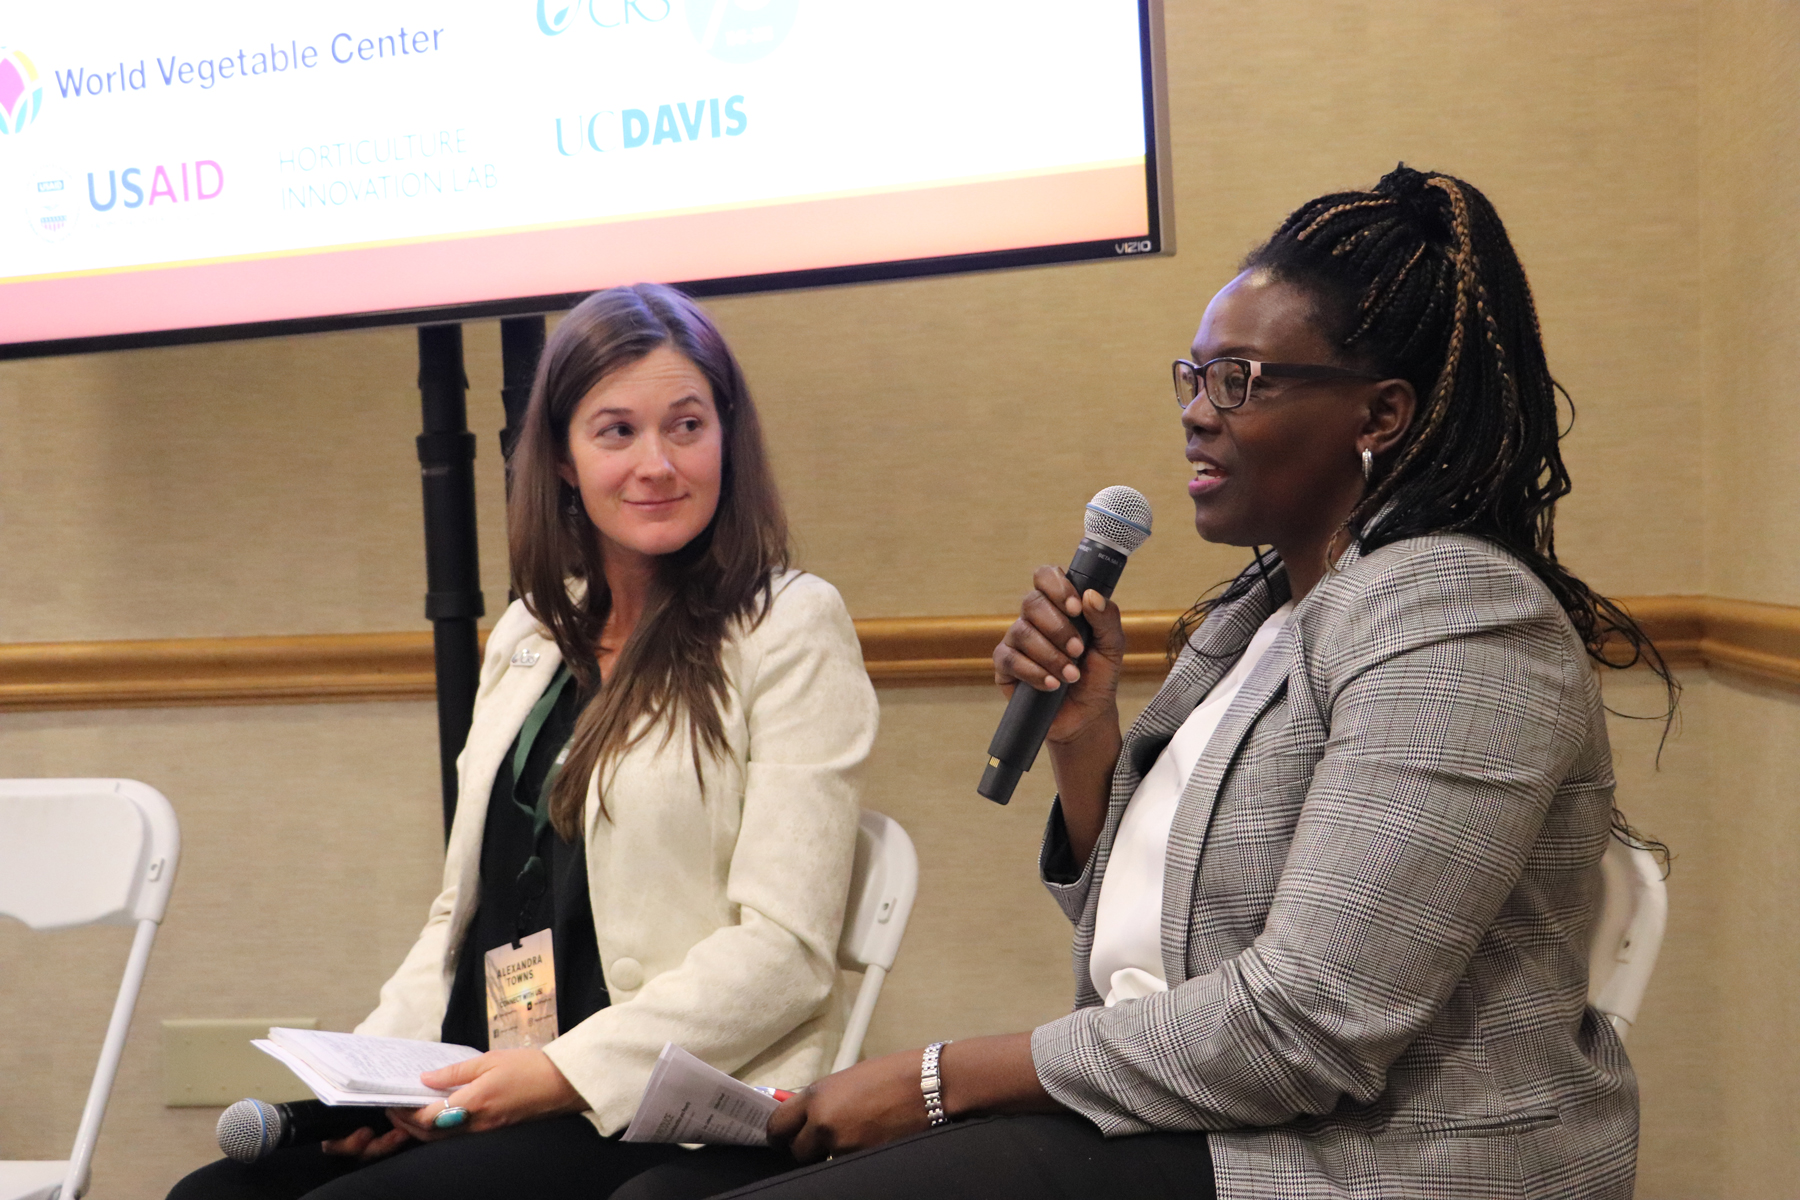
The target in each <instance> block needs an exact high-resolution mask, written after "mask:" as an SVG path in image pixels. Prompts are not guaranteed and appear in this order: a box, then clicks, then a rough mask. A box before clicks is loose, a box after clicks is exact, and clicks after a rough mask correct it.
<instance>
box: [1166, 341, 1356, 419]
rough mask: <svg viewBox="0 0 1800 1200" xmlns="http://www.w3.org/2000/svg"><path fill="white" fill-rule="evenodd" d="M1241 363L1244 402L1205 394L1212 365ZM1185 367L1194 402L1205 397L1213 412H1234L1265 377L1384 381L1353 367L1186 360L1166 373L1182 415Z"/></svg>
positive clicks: (1232, 358)
mask: <svg viewBox="0 0 1800 1200" xmlns="http://www.w3.org/2000/svg"><path fill="white" fill-rule="evenodd" d="M1218 362H1233V363H1242V364H1243V365H1244V367H1245V369H1246V370H1248V372H1249V376H1250V377H1249V379H1248V380H1246V381H1245V383H1244V398H1243V399H1242V400H1240V401H1238V402H1237V403H1236V404H1220V403H1219V402H1218V401H1216V400H1214V399H1213V398H1212V396H1211V395H1209V394H1208V393H1207V390H1206V370H1207V368H1208V367H1210V366H1212V365H1213V364H1214V363H1218ZM1183 367H1186V368H1188V369H1189V370H1190V371H1192V372H1193V373H1194V385H1195V386H1194V399H1195V400H1197V399H1199V398H1200V397H1201V396H1205V397H1206V402H1207V403H1208V404H1210V405H1212V406H1213V411H1215V412H1235V411H1236V410H1237V409H1240V408H1242V407H1243V406H1244V405H1245V404H1247V403H1249V401H1250V394H1251V393H1252V392H1253V391H1255V390H1256V381H1257V380H1258V379H1260V378H1262V377H1263V376H1264V375H1267V376H1269V377H1270V378H1271V379H1278V378H1284V377H1285V378H1289V379H1363V380H1368V381H1370V382H1375V381H1377V380H1380V379H1383V378H1386V377H1385V376H1382V375H1377V374H1374V373H1372V372H1369V371H1358V370H1356V369H1355V368H1353V367H1332V366H1327V365H1325V364H1323V363H1281V362H1257V361H1256V360H1255V359H1254V358H1239V357H1238V356H1237V355H1235V354H1221V355H1220V356H1219V357H1217V358H1209V359H1207V360H1206V361H1205V362H1203V363H1193V362H1190V361H1188V360H1187V359H1185V358H1178V359H1176V360H1175V361H1174V362H1173V363H1170V364H1169V372H1170V374H1171V375H1172V376H1173V379H1174V383H1175V404H1176V406H1177V407H1179V408H1180V409H1181V411H1182V412H1186V411H1187V407H1188V405H1189V404H1192V403H1193V400H1186V401H1184V400H1183V399H1182V398H1181V368H1183Z"/></svg>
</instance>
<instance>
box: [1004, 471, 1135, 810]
mask: <svg viewBox="0 0 1800 1200" xmlns="http://www.w3.org/2000/svg"><path fill="white" fill-rule="evenodd" d="M1082 527H1083V531H1084V533H1085V534H1086V536H1084V537H1083V538H1082V539H1081V544H1080V545H1078V546H1076V547H1075V557H1074V558H1073V559H1072V560H1071V561H1070V563H1069V571H1068V575H1069V582H1070V583H1072V584H1074V585H1075V594H1076V595H1078V596H1079V595H1083V594H1085V593H1086V592H1087V591H1088V590H1089V589H1092V590H1093V591H1096V592H1099V593H1100V594H1101V595H1102V596H1105V597H1107V598H1109V599H1110V598H1111V597H1112V593H1113V588H1114V587H1116V586H1117V585H1118V582H1119V575H1120V573H1121V572H1123V571H1124V570H1125V560H1126V558H1127V557H1129V556H1130V554H1131V552H1132V551H1133V550H1136V549H1137V548H1138V547H1139V546H1141V545H1143V544H1144V540H1145V539H1146V538H1148V537H1149V536H1150V502H1149V501H1148V500H1146V499H1144V497H1143V495H1142V493H1140V492H1138V491H1137V489H1135V488H1128V487H1122V486H1120V487H1109V488H1106V489H1105V490H1103V491H1102V492H1101V493H1100V494H1099V495H1097V496H1095V497H1094V498H1093V499H1092V500H1090V501H1088V506H1087V515H1086V516H1085V517H1083V518H1082ZM1069 620H1070V622H1071V623H1072V624H1073V625H1074V626H1075V632H1076V633H1077V634H1078V635H1079V636H1080V638H1081V644H1082V647H1083V653H1085V652H1086V647H1087V646H1088V645H1089V642H1090V638H1091V636H1092V633H1093V631H1092V630H1091V629H1089V628H1088V623H1087V618H1085V617H1071V618H1069ZM1068 694H1069V685H1068V684H1067V683H1059V684H1058V685H1057V688H1056V690H1055V691H1054V692H1040V691H1038V690H1037V689H1036V688H1034V687H1031V686H1030V685H1028V684H1024V683H1021V684H1019V685H1018V686H1017V687H1015V688H1013V694H1012V699H1010V700H1008V701H1007V704H1006V714H1005V715H1004V716H1002V717H1001V718H1000V727H999V728H998V729H996V730H995V731H994V740H993V741H992V742H990V743H989V744H988V761H987V769H986V770H984V771H983V772H982V773H981V783H980V784H979V785H977V787H976V788H975V790H976V791H977V792H979V793H981V794H982V795H983V796H986V797H987V798H988V799H989V800H992V801H993V802H994V803H995V804H1005V803H1006V802H1007V801H1008V800H1011V799H1012V794H1013V788H1015V787H1017V786H1018V783H1019V777H1020V776H1022V775H1024V774H1025V772H1027V771H1029V770H1031V764H1032V763H1034V762H1036V761H1037V754H1038V748H1039V747H1041V746H1042V745H1043V744H1044V735H1045V734H1047V733H1049V732H1050V723H1051V722H1052V721H1054V720H1056V714H1057V712H1058V711H1059V710H1061V708H1062V702H1063V698H1064V697H1065V696H1067V695H1068Z"/></svg>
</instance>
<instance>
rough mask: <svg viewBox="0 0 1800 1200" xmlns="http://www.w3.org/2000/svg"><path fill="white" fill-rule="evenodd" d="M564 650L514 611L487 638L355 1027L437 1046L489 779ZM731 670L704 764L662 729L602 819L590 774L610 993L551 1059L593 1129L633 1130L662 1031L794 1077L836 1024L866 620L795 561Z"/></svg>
mask: <svg viewBox="0 0 1800 1200" xmlns="http://www.w3.org/2000/svg"><path fill="white" fill-rule="evenodd" d="M561 661H562V656H561V654H560V652H559V651H558V650H557V647H556V643H555V642H554V641H552V640H551V639H550V637H549V636H548V634H547V632H546V631H545V630H544V629H543V628H542V627H541V626H540V625H538V623H537V622H536V621H535V620H533V619H532V617H531V615H530V614H529V613H527V612H526V611H525V606H524V605H523V604H522V603H514V604H513V605H512V606H511V607H510V608H508V609H507V611H506V614H505V615H504V616H503V617H502V618H501V619H500V622H499V624H497V625H496V626H495V627H494V630H493V632H492V633H491V634H490V635H489V637H488V642H487V653H486V656H485V659H484V661H483V663H482V668H481V684H480V687H479V690H478V691H477V693H476V697H475V713H474V720H473V723H472V725H471V727H470V730H469V739H468V742H467V744H466V745H465V746H464V748H463V752H462V755H461V756H460V757H459V758H458V759H457V767H458V778H459V780H460V784H459V788H458V796H457V808H456V820H455V822H454V824H453V825H452V828H451V832H450V845H449V849H448V851H447V852H446V856H445V862H444V887H443V891H442V892H440V893H439V895H438V897H437V899H436V900H435V901H433V903H432V905H431V912H430V915H429V916H428V918H427V919H426V922H425V928H424V929H423V930H422V931H421V932H420V934H419V938H418V941H417V942H415V943H414V944H413V948H412V950H411V951H409V952H408V954H407V956H406V960H405V961H404V962H403V963H401V965H400V969H399V970H398V971H396V972H395V973H394V975H393V978H391V979H389V980H388V981H387V983H386V984H384V985H383V986H382V989H381V1003H380V1005H379V1006H378V1007H377V1008H376V1009H375V1011H374V1012H373V1013H371V1014H370V1015H369V1017H368V1019H367V1020H365V1021H364V1022H363V1023H362V1024H361V1025H359V1026H357V1030H356V1031H357V1032H358V1033H367V1034H380V1035H385V1036H389V1037H407V1038H420V1039H425V1040H429V1041H436V1040H437V1039H438V1037H439V1030H440V1026H441V1025H442V1024H443V1019H444V1009H445V1006H446V1004H447V1002H448V999H449V991H450V985H451V982H452V980H453V979H454V978H455V974H456V956H457V954H458V952H459V951H460V950H461V948H462V941H463V937H464V934H465V933H466V931H467V929H468V927H469V923H470V921H472V920H473V919H474V915H475V909H476V906H477V904H478V902H479V898H480V890H481V879H480V862H481V841H482V834H483V831H484V829H485V827H486V821H487V806H488V798H489V794H490V793H491V792H492V791H493V786H494V777H495V775H496V774H497V772H498V770H499V766H500V761H501V758H502V756H503V755H505V753H506V752H507V750H508V749H509V748H510V747H511V745H512V742H513V739H514V738H515V737H516V736H517V735H518V732H519V729H520V728H521V727H522V726H523V725H524V723H525V717H526V715H527V714H528V713H529V712H530V710H531V706H532V705H533V704H534V703H535V702H536V701H537V699H538V697H539V696H540V695H542V694H543V691H544V689H545V688H546V687H548V686H549V683H550V680H551V678H552V677H553V676H554V675H555V674H556V669H557V667H558V665H559V664H560V663H561ZM722 663H723V666H724V668H725V678H726V684H727V688H726V701H725V707H724V712H723V713H722V716H723V717H724V726H725V736H726V741H727V744H728V752H727V753H726V754H724V755H723V756H722V757H720V756H713V757H710V758H707V759H705V760H704V761H705V769H704V770H703V771H702V772H701V773H700V774H698V775H696V773H695V771H694V759H693V751H692V740H691V737H690V736H689V734H688V732H687V730H686V729H685V727H684V728H681V729H680V730H678V732H677V733H676V734H675V735H674V736H673V737H670V738H668V739H665V738H664V737H663V736H662V733H663V731H662V730H661V729H658V730H655V731H653V732H651V733H650V734H649V736H647V737H646V738H644V739H643V740H642V741H640V742H639V743H638V744H637V745H636V746H635V747H633V748H632V750H631V751H630V752H628V753H627V754H625V755H624V756H623V757H622V758H621V759H619V760H618V761H617V762H616V763H615V764H614V765H613V766H612V767H609V768H608V769H607V775H608V778H607V780H606V807H607V814H608V815H606V816H602V815H601V813H600V806H599V801H598V789H597V786H596V781H590V782H589V785H588V799H587V808H586V814H585V826H586V841H587V869H588V891H589V897H590V900H591V902H592V904H593V909H594V934H595V937H596V940H597V941H598V943H599V949H600V962H601V967H602V969H603V970H604V971H605V974H606V985H607V988H608V989H609V991H610V992H611V996H612V1003H611V1004H610V1005H609V1006H608V1007H606V1008H603V1009H601V1010H600V1011H599V1012H597V1013H595V1014H594V1015H593V1016H591V1017H589V1018H588V1019H587V1020H585V1021H583V1022H582V1023H581V1024H580V1025H578V1026H576V1027H575V1028H574V1029H571V1030H569V1031H568V1032H566V1033H564V1034H563V1035H562V1036H561V1037H559V1038H558V1039H557V1040H556V1041H554V1042H552V1043H551V1044H550V1046H549V1047H547V1048H546V1051H545V1052H546V1053H547V1054H548V1055H549V1056H550V1058H551V1059H552V1060H553V1061H554V1062H555V1063H556V1065H557V1067H558V1068H560V1069H561V1071H562V1073H563V1074H564V1075H565V1076H567V1078H568V1080H569V1082H570V1083H571V1084H572V1085H573V1086H574V1087H575V1090H576V1091H578V1092H580V1093H581V1095H582V1097H583V1098H584V1099H586V1100H587V1102H588V1104H589V1106H590V1109H591V1111H590V1112H589V1113H588V1114H587V1115H588V1117H589V1119H590V1120H592V1121H593V1123H594V1125H595V1126H596V1127H597V1128H598V1129H599V1130H600V1132H601V1133H603V1134H611V1133H615V1132H617V1131H618V1130H620V1129H622V1128H624V1126H625V1125H627V1124H628V1123H629V1122H630V1120H631V1117H632V1115H633V1114H634V1113H635V1112H636V1111H637V1106H638V1101H639V1100H640V1099H641V1098H642V1096H643V1092H644V1086H645V1084H646V1083H647V1082H648V1080H649V1077H650V1069H651V1067H652V1065H653V1064H654V1063H655V1061H656V1056H657V1055H658V1054H659V1053H661V1051H662V1048H663V1044H664V1043H665V1042H676V1043H678V1044H680V1045H681V1046H683V1047H685V1048H686V1049H687V1050H689V1051H690V1052H692V1053H693V1054H695V1055H698V1056H699V1057H700V1058H702V1059H704V1060H705V1061H707V1062H709V1063H711V1064H712V1065H713V1066H715V1067H718V1068H719V1069H720V1070H723V1071H726V1072H729V1073H731V1074H734V1075H736V1076H738V1077H739V1078H741V1079H744V1080H747V1081H749V1082H750V1083H753V1084H757V1085H765V1086H774V1087H785V1088H793V1087H798V1086H801V1085H803V1084H807V1083H810V1082H812V1081H813V1080H814V1079H817V1078H818V1077H820V1076H822V1075H824V1074H825V1073H826V1072H827V1070H828V1069H829V1067H830V1064H831V1060H832V1057H833V1055H834V1054H835V1053H836V1050H837V1044H838V1041H839V1038H840V1036H841V1034H842V1031H843V1024H844V1014H845V1011H846V1008H847V1004H848V992H847V990H846V989H845V988H844V986H843V984H842V983H841V981H840V975H839V972H838V969H837V942H838V934H839V930H840V927H841V926H842V924H843V918H844V906H845V896H846V894H847V892H848V890H849V883H850V866H851V860H852V856H853V853H854V850H855V844H856V823H857V816H858V811H859V805H858V785H857V775H858V772H859V770H860V768H861V767H862V764H863V762H864V760H865V759H866V758H867V757H868V754H869V749H870V747H871V745H872V744H873V743H874V740H875V731H876V724H877V720H878V709H877V706H876V701H875V692H874V689H873V688H872V687H871V686H870V684H869V677H868V673H867V672H866V671H865V670H864V669H863V660H862V650H861V647H860V645H859V644H858V642H857V639H856V631H855V628H854V627H853V626H852V625H851V623H850V615H849V613H848V612H847V611H846V610H845V608H844V602H843V600H842V599H841V598H840V597H839V596H838V593H837V589H836V588H833V587H832V586H831V585H830V584H829V583H826V582H825V581H824V580H822V579H820V578H818V577H817V576H814V575H807V574H803V573H801V572H798V571H790V572H787V573H786V574H784V575H782V576H780V577H779V578H778V579H777V580H776V582H775V598H774V601H773V603H772V604H771V606H770V608H769V611H768V613H767V615H766V616H765V617H764V618H763V620H762V621H761V623H760V624H758V625H757V626H756V627H755V628H754V629H744V628H741V627H740V628H739V629H737V630H735V631H734V632H733V633H732V634H731V636H729V637H728V638H727V640H726V642H725V644H724V646H723V647H722Z"/></svg>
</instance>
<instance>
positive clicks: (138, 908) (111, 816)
mask: <svg viewBox="0 0 1800 1200" xmlns="http://www.w3.org/2000/svg"><path fill="white" fill-rule="evenodd" d="M180 856H181V832H180V826H179V825H178V824H177V823H176V821H175V810H174V809H173V808H171V807H170V806H169V802H168V800H166V799H164V798H163V794H162V793H161V792H159V791H157V790H156V789H155V788H153V787H150V786H149V785H148V784H143V783H138V782H137V781H136V780H132V779H0V915H5V916H9V917H16V918H17V919H19V920H21V921H23V922H25V924H27V925H29V926H31V927H32V928H33V929H67V928H70V927H72V926H76V925H95V924H108V925H135V924H137V923H138V922H139V921H144V920H149V921H157V922H160V921H161V920H162V918H163V913H164V912H165V911H166V910H167V909H168V906H169V891H170V889H171V888H172V887H173V886H174V882H175V866H176V864H177V862H178V861H179V860H180Z"/></svg>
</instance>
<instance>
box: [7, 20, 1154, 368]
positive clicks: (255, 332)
mask: <svg viewBox="0 0 1800 1200" xmlns="http://www.w3.org/2000/svg"><path fill="white" fill-rule="evenodd" d="M1138 44H1139V46H1140V47H1141V48H1142V62H1141V69H1142V72H1143V95H1144V191H1145V198H1146V207H1147V210H1148V211H1147V212H1146V214H1145V215H1146V220H1147V225H1148V229H1149V233H1148V234H1147V235H1146V236H1145V237H1144V238H1142V239H1134V240H1133V241H1132V242H1129V243H1127V242H1120V241H1118V240H1113V239H1109V240H1106V241H1088V242H1069V243H1063V244H1059V245H1050V246H1031V247H1027V248H1024V249H1014V250H994V251H985V252H982V253H977V254H954V255H942V256H935V257H930V258H915V259H902V260H895V261H889V262H876V263H862V264H857V265H853V266H843V267H818V268H810V269H807V270H798V271H779V272H770V273H764V274H758V275H743V276H735V277H727V278H718V279H693V280H672V281H667V282H671V283H672V284H673V285H674V286H675V287H678V288H680V289H681V290H682V291H684V292H687V293H688V294H689V295H692V296H697V297H707V296H732V295H743V294H746V293H753V292H780V291H792V290H795V289H799V288H815V287H830V286H833V285H837V284H852V283H875V282H880V281H883V280H891V279H918V278H925V277H929V276H933V275H956V274H966V273H969V272H974V271H996V270H1005V269H1007V268H1012V267H1034V266H1049V265H1052V264H1057V263H1073V262H1094V261H1105V260H1107V259H1117V258H1152V257H1157V256H1162V255H1167V254H1172V253H1174V249H1175V247H1174V222H1173V219H1172V217H1173V214H1172V213H1171V212H1170V204H1169V198H1170V190H1171V189H1170V168H1169V150H1168V118H1167V113H1168V102H1167V77H1166V72H1165V65H1164V56H1163V22H1162V0H1138ZM1145 243H1148V245H1147V246H1146V245H1145ZM594 290H597V289H590V290H588V291H582V292H562V293H557V294H551V295H538V296H520V297H514V298H510V299H504V300H479V301H470V302H467V303H462V304H445V305H435V306H428V307H422V308H397V309H383V310H379V311H374V312H358V313H340V314H336V315H333V316H323V317H316V316H315V317H291V318H284V319H282V320H278V321H253V322H246V323H242V324H230V325H207V326H197V327H190V328H185V329H156V330H146V331H142V332H138V333H120V334H105V335H102V336H96V337H75V338H55V339H47V340H43V341H34V342H10V343H6V342H0V361H5V360H9V359H22V358H43V357H48V356H52V355H71V354H91V353H97V352H100V351H106V350H135V349H141V348H144V347H149V346H178V345H192V344H195V343H202V342H225V341H239V340H247V339H251V338H265V337H283V336H287V335H290V334H302V333H329V332H336V331H340V330H349V329H372V328H379V327H382V326H390V325H437V324H447V323H452V322H459V321H480V320H490V319H493V318H497V317H516V316H529V315H533V314H537V313H553V312H562V311H565V310H567V309H570V308H573V307H574V306H575V305H577V304H579V303H580V302H581V301H582V300H583V299H585V298H586V297H588V296H590V295H592V294H593V291H594Z"/></svg>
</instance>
